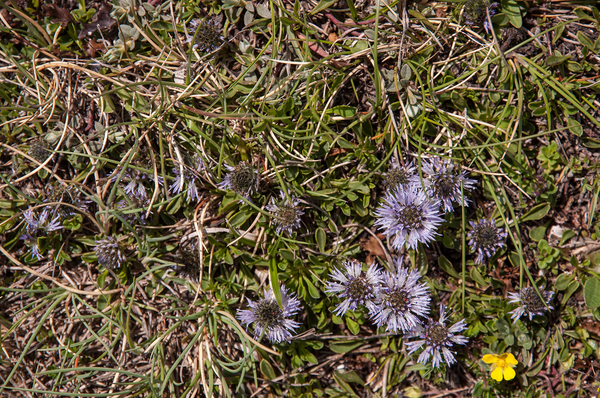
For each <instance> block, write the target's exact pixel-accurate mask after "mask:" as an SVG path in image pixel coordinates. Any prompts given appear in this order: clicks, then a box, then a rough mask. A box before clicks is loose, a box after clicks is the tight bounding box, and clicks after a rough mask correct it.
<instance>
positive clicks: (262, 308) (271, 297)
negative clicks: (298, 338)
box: [236, 286, 302, 343]
mask: <svg viewBox="0 0 600 398" xmlns="http://www.w3.org/2000/svg"><path fill="white" fill-rule="evenodd" d="M279 289H280V291H281V304H282V306H281V307H280V306H279V304H278V303H277V300H276V299H275V294H274V293H273V290H272V289H271V288H269V289H265V290H264V298H262V299H260V300H258V301H256V302H254V301H251V300H248V306H249V307H250V309H248V310H238V311H237V314H236V316H237V318H238V319H239V320H240V321H241V322H242V325H246V329H247V328H248V325H250V324H251V323H254V338H255V339H258V338H259V337H260V336H261V335H262V334H263V332H264V334H265V335H266V336H267V338H268V339H269V340H270V341H272V342H276V343H281V342H282V341H286V342H289V341H290V338H291V337H292V332H294V329H297V328H299V327H300V324H299V323H298V322H296V321H292V320H291V319H288V318H289V317H291V316H294V315H296V314H297V313H298V312H299V311H300V310H301V309H302V305H300V300H298V299H297V298H296V297H295V296H294V295H291V294H289V293H288V291H287V289H286V288H285V287H284V286H280V288H279Z"/></svg>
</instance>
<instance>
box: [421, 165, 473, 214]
mask: <svg viewBox="0 0 600 398" xmlns="http://www.w3.org/2000/svg"><path fill="white" fill-rule="evenodd" d="M422 166H423V172H424V173H425V174H426V175H427V179H426V180H425V181H424V183H425V192H426V193H427V195H428V196H429V197H430V198H432V200H439V201H440V202H441V204H442V205H443V207H444V211H445V212H451V211H453V204H454V203H456V204H457V205H459V206H460V205H461V204H464V206H468V203H469V200H468V199H466V198H463V195H462V193H461V183H462V188H463V191H464V192H466V191H470V190H471V189H473V184H475V182H476V181H475V180H471V179H469V178H467V177H466V174H467V173H466V172H464V171H463V172H460V170H456V166H455V165H454V163H452V162H451V161H449V160H447V159H440V158H439V157H434V158H432V159H431V160H429V161H427V160H425V161H423V164H422Z"/></svg>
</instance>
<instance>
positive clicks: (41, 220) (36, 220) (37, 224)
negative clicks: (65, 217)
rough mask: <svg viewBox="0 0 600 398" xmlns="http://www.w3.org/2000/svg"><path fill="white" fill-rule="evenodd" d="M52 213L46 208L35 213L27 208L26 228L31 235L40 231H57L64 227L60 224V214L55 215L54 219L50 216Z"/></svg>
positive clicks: (25, 216) (25, 213) (46, 232)
mask: <svg viewBox="0 0 600 398" xmlns="http://www.w3.org/2000/svg"><path fill="white" fill-rule="evenodd" d="M49 215H50V213H49V211H48V209H44V210H43V211H42V212H41V213H34V212H33V211H31V210H27V211H26V212H24V213H23V218H24V219H25V223H26V224H27V225H26V226H25V229H26V230H27V232H28V233H29V234H30V235H36V234H38V233H42V234H48V233H49V232H54V231H57V230H59V229H61V228H63V226H62V225H60V221H59V218H60V217H59V216H55V217H54V218H53V219H52V220H50V219H49V218H48V216H49Z"/></svg>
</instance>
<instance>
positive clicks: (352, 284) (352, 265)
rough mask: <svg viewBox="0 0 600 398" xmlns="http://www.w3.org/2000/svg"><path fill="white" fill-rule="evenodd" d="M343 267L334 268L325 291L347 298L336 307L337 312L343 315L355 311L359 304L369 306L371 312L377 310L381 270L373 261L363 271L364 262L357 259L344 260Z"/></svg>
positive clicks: (338, 314)
mask: <svg viewBox="0 0 600 398" xmlns="http://www.w3.org/2000/svg"><path fill="white" fill-rule="evenodd" d="M342 265H343V269H341V270H340V269H337V268H334V270H333V271H332V272H331V274H330V275H329V277H330V278H331V279H332V280H330V281H329V282H328V284H327V287H326V288H325V291H326V292H327V293H334V294H336V295H337V296H338V297H340V298H343V299H345V300H344V301H342V302H341V303H340V304H339V305H338V306H337V307H336V308H335V314H336V315H337V316H339V317H341V316H343V315H344V314H345V313H346V311H348V310H352V311H354V310H355V309H356V308H358V306H359V305H364V306H366V307H367V309H368V310H369V312H374V311H375V308H376V307H375V301H376V299H377V296H378V294H379V288H380V285H381V271H380V270H379V269H378V268H377V264H376V263H373V264H371V266H370V267H369V268H368V269H367V272H363V270H362V264H361V263H360V262H358V261H356V260H352V261H344V262H343V264H342Z"/></svg>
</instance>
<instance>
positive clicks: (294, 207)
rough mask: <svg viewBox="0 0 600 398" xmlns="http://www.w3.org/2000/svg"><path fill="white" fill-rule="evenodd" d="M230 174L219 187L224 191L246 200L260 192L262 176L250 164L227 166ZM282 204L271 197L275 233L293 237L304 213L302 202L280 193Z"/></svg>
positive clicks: (269, 208) (270, 205)
mask: <svg viewBox="0 0 600 398" xmlns="http://www.w3.org/2000/svg"><path fill="white" fill-rule="evenodd" d="M225 168H226V169H227V171H228V173H227V174H225V177H224V178H223V181H221V182H220V183H219V184H217V186H218V187H219V188H221V189H223V190H231V191H233V192H235V193H237V194H238V195H240V196H242V197H243V198H244V199H246V200H250V197H251V196H252V195H253V194H254V193H255V192H256V191H258V186H259V183H260V174H259V172H258V170H257V169H256V168H255V167H254V166H252V165H251V164H250V163H249V162H241V163H239V164H237V165H236V166H229V165H227V164H226V165H225ZM279 195H280V196H281V202H280V203H279V204H278V203H276V202H275V199H274V198H272V197H271V202H270V204H268V205H267V206H266V209H267V210H268V211H269V212H270V213H271V214H272V216H273V223H274V224H275V225H276V227H275V232H276V233H277V234H282V233H283V232H284V231H285V232H287V233H288V235H291V234H292V233H293V232H294V230H296V229H298V228H300V217H301V216H302V215H303V214H304V212H303V211H302V210H301V209H300V207H299V204H300V200H298V198H296V197H295V196H294V195H292V194H290V195H289V198H288V197H286V195H285V194H284V192H283V191H280V192H279Z"/></svg>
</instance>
